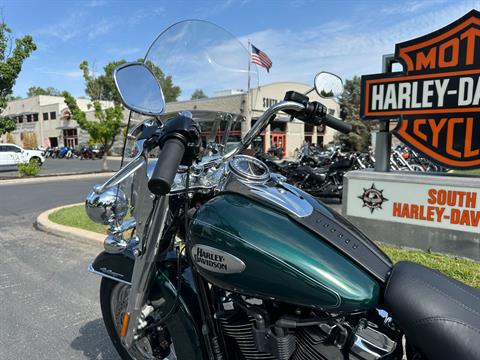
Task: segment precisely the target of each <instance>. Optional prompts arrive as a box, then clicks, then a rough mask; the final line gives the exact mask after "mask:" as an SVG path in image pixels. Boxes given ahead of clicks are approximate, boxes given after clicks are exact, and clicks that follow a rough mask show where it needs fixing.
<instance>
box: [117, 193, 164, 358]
mask: <svg viewBox="0 0 480 360" xmlns="http://www.w3.org/2000/svg"><path fill="white" fill-rule="evenodd" d="M139 206H141V205H139ZM167 213H168V196H162V197H159V198H158V199H157V200H156V201H155V206H154V208H153V213H152V216H151V218H150V221H149V223H148V224H146V233H145V234H144V236H142V239H141V240H140V243H139V246H138V247H137V248H136V250H134V253H135V265H134V267H133V274H132V286H131V289H130V296H129V299H128V306H127V314H128V320H126V319H125V318H124V319H123V326H122V329H123V328H124V327H125V326H127V324H125V322H126V321H128V327H127V328H126V333H124V334H121V335H122V336H121V338H122V342H123V344H124V346H125V347H126V348H127V349H130V348H131V347H132V344H133V342H134V340H136V339H137V335H138V329H139V328H141V327H143V326H144V325H146V323H145V318H146V317H147V316H148V314H149V310H153V308H152V309H149V308H148V306H147V307H146V305H147V303H146V302H147V295H148V290H149V286H150V283H151V280H152V276H153V275H154V272H155V259H156V257H157V253H158V249H159V244H160V239H161V237H162V234H163V230H164V227H165V221H166V217H167Z"/></svg>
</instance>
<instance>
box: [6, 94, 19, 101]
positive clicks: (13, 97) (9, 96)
mask: <svg viewBox="0 0 480 360" xmlns="http://www.w3.org/2000/svg"><path fill="white" fill-rule="evenodd" d="M21 98H22V97H21V96H17V95H8V96H7V102H8V101H13V100H20V99H21Z"/></svg>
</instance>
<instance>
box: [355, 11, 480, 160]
mask: <svg viewBox="0 0 480 360" xmlns="http://www.w3.org/2000/svg"><path fill="white" fill-rule="evenodd" d="M395 60H396V61H398V62H399V63H401V64H402V65H403V68H404V71H403V72H396V73H389V74H376V75H366V76H362V103H361V114H362V117H363V119H366V120H369V119H377V120H378V119H382V118H383V119H392V118H397V117H400V121H399V122H398V125H397V127H396V128H395V130H394V133H395V135H396V136H397V137H399V138H400V139H401V140H402V141H404V142H405V143H407V144H409V145H410V146H411V147H413V148H414V149H417V150H418V151H420V152H421V153H423V154H424V155H426V156H428V157H429V158H431V159H432V160H433V161H435V162H437V163H439V164H441V165H443V166H446V167H449V168H458V169H468V168H477V167H480V12H478V11H476V10H472V11H471V12H469V13H468V14H466V15H465V16H463V17H462V18H460V19H459V20H457V21H455V22H454V23H452V24H450V25H448V26H446V27H444V28H442V29H440V30H438V31H435V32H433V33H430V34H428V35H425V36H422V37H419V38H417V39H413V40H410V41H406V42H403V43H400V44H397V45H396V47H395Z"/></svg>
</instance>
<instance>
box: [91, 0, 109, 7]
mask: <svg viewBox="0 0 480 360" xmlns="http://www.w3.org/2000/svg"><path fill="white" fill-rule="evenodd" d="M106 4H107V1H106V0H90V1H89V2H88V3H87V6H88V7H99V6H104V5H106Z"/></svg>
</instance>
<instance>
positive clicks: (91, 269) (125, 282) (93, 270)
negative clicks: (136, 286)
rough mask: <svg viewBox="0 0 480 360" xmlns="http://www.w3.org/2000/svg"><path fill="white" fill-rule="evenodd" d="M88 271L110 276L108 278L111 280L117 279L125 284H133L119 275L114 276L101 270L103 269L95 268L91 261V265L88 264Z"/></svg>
mask: <svg viewBox="0 0 480 360" xmlns="http://www.w3.org/2000/svg"><path fill="white" fill-rule="evenodd" d="M88 272H91V273H92V274H96V275H100V276H102V277H105V278H108V279H110V280H115V281H118V282H121V283H123V284H127V285H131V283H130V282H128V281H125V280H122V279H119V278H118V277H115V276H113V275H108V274H107V273H105V272H101V271H97V270H95V269H94V267H93V263H91V264H90V265H88Z"/></svg>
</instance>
